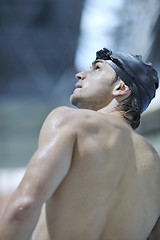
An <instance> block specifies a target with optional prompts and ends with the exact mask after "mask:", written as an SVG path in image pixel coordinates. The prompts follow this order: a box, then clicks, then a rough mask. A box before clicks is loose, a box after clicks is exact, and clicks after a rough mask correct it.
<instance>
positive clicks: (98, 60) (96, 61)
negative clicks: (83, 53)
mask: <svg viewBox="0 0 160 240" xmlns="http://www.w3.org/2000/svg"><path fill="white" fill-rule="evenodd" d="M103 61H104V60H103V59H102V60H101V59H97V60H95V61H93V62H92V66H95V64H96V63H98V62H101V63H102V62H103Z"/></svg>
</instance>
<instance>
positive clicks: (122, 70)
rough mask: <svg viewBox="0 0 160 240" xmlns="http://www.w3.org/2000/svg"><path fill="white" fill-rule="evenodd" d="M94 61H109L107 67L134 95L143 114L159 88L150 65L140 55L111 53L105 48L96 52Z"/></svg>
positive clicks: (156, 75) (155, 75)
mask: <svg viewBox="0 0 160 240" xmlns="http://www.w3.org/2000/svg"><path fill="white" fill-rule="evenodd" d="M96 59H104V60H111V62H109V65H110V66H111V67H112V68H113V69H114V70H115V72H116V73H117V74H118V76H119V77H120V78H121V79H122V81H123V82H124V83H125V84H126V85H127V86H128V87H129V88H130V89H131V91H132V92H133V94H134V95H135V97H136V99H137V101H138V105H139V108H140V113H142V112H144V111H145V109H146V108H147V107H148V106H149V104H150V102H151V100H152V99H153V98H154V97H155V92H156V89H157V88H158V87H159V79H158V74H157V72H156V70H155V69H154V68H153V67H152V64H151V63H145V62H144V61H143V60H142V56H141V55H132V54H124V53H119V52H118V53H113V52H112V51H109V50H108V49H106V48H103V49H101V50H100V51H97V52H96Z"/></svg>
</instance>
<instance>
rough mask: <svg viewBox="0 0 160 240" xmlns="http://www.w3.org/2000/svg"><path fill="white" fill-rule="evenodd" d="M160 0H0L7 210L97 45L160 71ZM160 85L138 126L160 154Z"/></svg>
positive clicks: (1, 155) (1, 139)
mask: <svg viewBox="0 0 160 240" xmlns="http://www.w3.org/2000/svg"><path fill="white" fill-rule="evenodd" d="M159 43H160V1H159V0H114V1H110V0H98V1H97V0H67V1H66V0H27V1H26V0H14V1H13V0H0V215H1V214H2V212H3V209H4V206H5V205H6V202H7V200H8V197H9V195H10V194H11V192H12V191H13V190H14V189H15V187H16V186H17V185H18V183H19V181H20V180H21V178H22V176H23V174H24V171H25V167H26V165H27V163H28V161H29V159H30V158H31V156H32V154H33V153H34V151H35V150H36V147H37V140H38V134H39V130H40V128H41V125H42V123H43V121H44V119H45V118H46V116H47V115H48V113H49V112H50V111H51V110H53V109H54V108H56V107H58V106H61V105H66V106H71V105H70V103H69V96H70V94H71V93H72V91H73V89H74V85H75V82H76V79H75V77H74V75H75V73H76V72H77V71H82V70H85V69H87V68H89V67H90V65H91V62H92V61H93V60H94V59H95V52H96V51H97V50H99V49H101V48H103V47H106V48H109V49H111V50H113V51H123V52H126V53H127V52H130V53H132V54H141V55H142V56H143V59H144V60H146V61H149V62H152V63H153V65H154V67H155V68H156V70H157V71H158V72H159V75H160V44H159ZM159 96H160V90H158V91H157V95H156V98H155V99H154V100H153V101H152V104H151V105H150V107H149V108H148V110H147V111H146V112H145V113H144V114H143V115H142V121H141V125H140V127H139V129H138V130H137V131H138V132H139V133H140V134H142V135H143V136H144V137H146V138H147V139H148V140H149V141H150V142H151V143H152V144H153V145H154V147H155V148H156V150H157V151H158V153H159V154H160V121H159V118H160V104H159Z"/></svg>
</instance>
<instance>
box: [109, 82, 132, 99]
mask: <svg viewBox="0 0 160 240" xmlns="http://www.w3.org/2000/svg"><path fill="white" fill-rule="evenodd" d="M129 93H131V90H130V88H129V87H128V86H127V85H126V84H125V83H124V82H122V81H120V82H119V83H118V84H117V85H116V86H115V87H114V89H113V91H112V95H113V96H114V97H118V96H124V95H126V94H129Z"/></svg>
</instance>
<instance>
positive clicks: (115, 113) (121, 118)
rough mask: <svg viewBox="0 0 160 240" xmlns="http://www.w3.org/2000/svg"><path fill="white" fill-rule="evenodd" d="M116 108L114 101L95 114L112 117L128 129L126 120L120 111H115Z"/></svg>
mask: <svg viewBox="0 0 160 240" xmlns="http://www.w3.org/2000/svg"><path fill="white" fill-rule="evenodd" d="M116 106H117V101H116V100H115V99H114V100H112V102H110V103H109V104H108V105H107V106H106V107H104V108H102V109H99V110H98V111H97V112H98V113H101V114H103V115H108V114H110V115H112V116H114V117H115V118H118V119H119V121H121V122H123V123H124V124H127V125H128V126H129V127H130V125H129V124H128V122H127V120H126V119H125V118H124V116H123V113H122V112H121V111H118V110H117V109H116Z"/></svg>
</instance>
